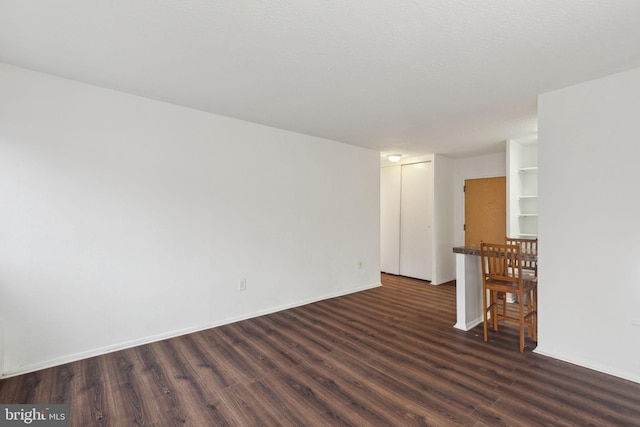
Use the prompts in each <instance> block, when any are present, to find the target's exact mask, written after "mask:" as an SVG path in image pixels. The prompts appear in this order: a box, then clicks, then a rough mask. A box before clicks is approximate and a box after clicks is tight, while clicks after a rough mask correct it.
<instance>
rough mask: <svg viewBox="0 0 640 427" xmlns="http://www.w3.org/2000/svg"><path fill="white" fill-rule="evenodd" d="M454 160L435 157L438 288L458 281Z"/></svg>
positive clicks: (435, 271)
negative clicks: (454, 251)
mask: <svg viewBox="0 0 640 427" xmlns="http://www.w3.org/2000/svg"><path fill="white" fill-rule="evenodd" d="M454 170H455V169H454V160H453V159H449V158H447V157H444V156H438V155H436V156H434V162H433V174H434V178H433V180H434V186H433V187H434V188H433V193H434V194H433V199H434V202H433V204H434V213H433V215H434V224H435V225H436V227H435V228H434V230H433V248H434V249H433V250H434V251H435V252H436V253H437V254H438V256H437V257H436V258H435V262H434V264H433V278H434V279H433V280H434V284H436V285H439V284H442V283H445V282H449V281H451V280H454V279H455V278H456V258H455V254H454V253H453V252H452V248H453V246H455V244H454V242H455V237H454V236H455V217H454V216H453V215H452V211H453V209H454V204H455V194H456V193H455V187H454Z"/></svg>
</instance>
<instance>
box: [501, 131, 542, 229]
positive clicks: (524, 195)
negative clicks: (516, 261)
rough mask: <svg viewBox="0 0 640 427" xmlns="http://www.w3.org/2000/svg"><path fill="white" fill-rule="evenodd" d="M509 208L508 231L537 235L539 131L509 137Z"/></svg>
mask: <svg viewBox="0 0 640 427" xmlns="http://www.w3.org/2000/svg"><path fill="white" fill-rule="evenodd" d="M507 209H508V212H509V215H508V218H507V231H508V233H509V234H508V235H510V236H520V237H522V238H532V237H537V233H538V141H537V136H535V135H531V136H529V137H523V138H520V139H517V140H509V141H507Z"/></svg>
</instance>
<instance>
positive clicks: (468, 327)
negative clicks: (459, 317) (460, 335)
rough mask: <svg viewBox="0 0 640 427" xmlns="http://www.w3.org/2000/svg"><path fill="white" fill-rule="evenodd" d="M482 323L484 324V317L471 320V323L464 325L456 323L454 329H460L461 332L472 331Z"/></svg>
mask: <svg viewBox="0 0 640 427" xmlns="http://www.w3.org/2000/svg"><path fill="white" fill-rule="evenodd" d="M482 322H484V319H483V318H482V317H480V318H477V319H473V320H470V321H469V322H467V323H464V324H458V323H456V324H455V325H453V327H454V328H456V329H460V330H461V331H470V330H471V329H473V328H475V327H476V326H478V325H479V324H480V323H482Z"/></svg>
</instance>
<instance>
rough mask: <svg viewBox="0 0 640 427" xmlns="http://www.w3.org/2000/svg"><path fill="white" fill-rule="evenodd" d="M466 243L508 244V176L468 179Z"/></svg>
mask: <svg viewBox="0 0 640 427" xmlns="http://www.w3.org/2000/svg"><path fill="white" fill-rule="evenodd" d="M464 185H465V192H464V222H465V233H464V244H465V245H467V246H469V245H480V241H481V240H484V241H485V242H493V243H504V238H505V236H506V235H507V179H506V178H505V177H504V176H502V177H498V178H482V179H467V180H465V181H464Z"/></svg>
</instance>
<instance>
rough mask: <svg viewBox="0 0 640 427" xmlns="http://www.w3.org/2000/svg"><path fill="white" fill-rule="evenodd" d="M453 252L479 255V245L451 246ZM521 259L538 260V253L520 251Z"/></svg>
mask: <svg viewBox="0 0 640 427" xmlns="http://www.w3.org/2000/svg"><path fill="white" fill-rule="evenodd" d="M453 253H455V254H464V255H477V256H480V246H476V245H471V246H456V247H454V248H453ZM522 260H523V261H538V254H534V253H529V252H522Z"/></svg>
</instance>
